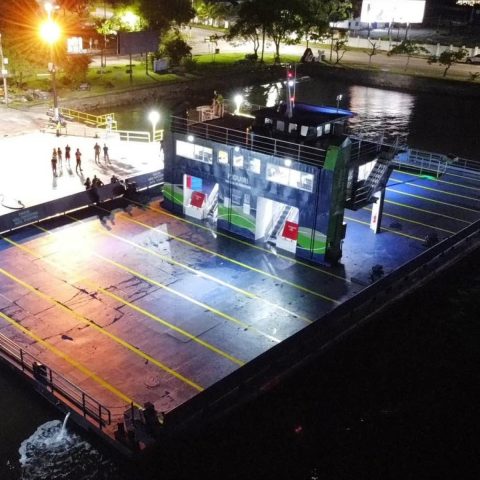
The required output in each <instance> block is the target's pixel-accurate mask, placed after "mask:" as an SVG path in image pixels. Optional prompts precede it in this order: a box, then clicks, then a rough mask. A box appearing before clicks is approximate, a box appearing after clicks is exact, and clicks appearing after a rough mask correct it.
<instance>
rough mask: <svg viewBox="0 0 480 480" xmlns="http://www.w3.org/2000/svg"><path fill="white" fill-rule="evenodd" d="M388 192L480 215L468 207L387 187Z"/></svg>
mask: <svg viewBox="0 0 480 480" xmlns="http://www.w3.org/2000/svg"><path fill="white" fill-rule="evenodd" d="M387 190H388V191H390V192H394V193H398V194H399V195H405V196H407V197H413V198H419V199H420V200H425V201H427V202H431V203H438V204H439V205H446V206H448V207H453V208H459V209H461V210H466V211H467V212H474V213H477V214H478V213H479V212H478V210H475V209H473V208H468V207H462V206H461V205H455V204H454V203H448V202H442V201H440V200H435V199H433V198H428V197H423V196H422V195H415V194H414V193H407V192H401V191H400V190H395V189H393V188H390V187H387Z"/></svg>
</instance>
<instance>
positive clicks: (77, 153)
mask: <svg viewBox="0 0 480 480" xmlns="http://www.w3.org/2000/svg"><path fill="white" fill-rule="evenodd" d="M75 160H76V161H77V165H76V166H75V172H77V173H78V170H79V169H80V171H81V172H83V170H82V152H80V149H79V148H77V150H76V151H75Z"/></svg>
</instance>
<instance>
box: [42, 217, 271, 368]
mask: <svg viewBox="0 0 480 480" xmlns="http://www.w3.org/2000/svg"><path fill="white" fill-rule="evenodd" d="M36 227H37V228H38V229H40V230H42V231H44V232H45V233H48V234H49V235H52V236H54V234H53V233H52V232H50V231H48V230H46V229H44V228H43V227H41V226H39V225H36ZM92 255H94V256H96V257H97V258H100V259H101V260H104V261H106V262H108V263H111V264H113V265H115V266H116V267H117V268H120V269H122V270H124V271H128V273H132V274H134V273H133V272H134V271H133V270H130V269H128V267H126V266H124V265H122V264H120V263H117V262H114V261H113V260H110V259H107V258H106V257H104V256H103V255H100V254H98V253H96V252H92ZM45 261H47V260H45ZM49 263H50V264H51V265H55V264H54V262H49ZM134 275H135V276H137V277H138V278H142V277H140V276H139V275H140V274H134ZM142 280H145V281H146V282H148V283H153V282H155V281H154V280H149V279H147V277H143V278H142ZM83 283H87V284H89V285H90V287H91V288H93V289H96V290H99V291H101V292H103V293H104V294H106V295H108V296H110V297H112V298H115V299H116V300H117V301H119V302H121V303H123V304H124V305H127V306H129V307H130V308H132V309H133V310H136V311H137V312H140V313H142V314H143V315H146V316H147V317H149V318H151V319H152V320H155V321H156V322H158V323H161V324H162V325H164V326H165V327H167V328H170V329H171V330H174V331H176V332H177V333H180V334H182V335H184V336H185V337H187V338H188V339H190V340H193V341H195V342H196V343H198V344H199V345H202V346H203V347H205V348H207V349H208V350H210V351H212V352H214V353H216V354H218V355H221V356H222V357H224V358H226V359H228V360H230V361H231V362H233V363H235V364H237V365H240V366H242V365H245V363H246V362H245V361H243V360H240V359H238V358H236V357H234V356H233V355H230V354H229V353H227V352H224V351H223V350H221V349H219V348H217V347H215V346H214V345H211V344H209V343H208V342H205V341H203V340H200V339H199V338H197V337H195V336H194V335H192V334H191V333H189V332H187V331H186V330H183V329H182V328H180V327H177V326H176V325H173V324H172V323H170V322H167V321H166V320H163V319H161V318H160V317H157V316H156V315H154V314H153V313H151V312H148V311H147V310H144V309H143V308H141V307H137V306H136V305H134V304H133V303H130V302H128V301H127V300H125V299H123V298H122V297H120V296H118V295H115V294H114V293H111V292H109V291H107V290H105V289H103V288H102V287H100V285H98V284H96V283H95V282H92V281H91V280H88V279H84V280H83ZM153 284H154V285H157V286H161V285H162V284H159V283H158V282H155V283H153ZM164 288H165V289H166V290H168V291H169V292H171V293H172V292H173V293H176V292H175V290H173V289H170V288H169V287H165V286H164ZM180 296H182V297H183V295H182V294H180ZM185 297H186V298H189V297H187V296H185ZM194 302H195V301H194ZM200 305H201V306H202V307H204V308H208V307H207V306H206V305H204V304H200ZM242 326H243V327H244V328H247V327H248V325H246V324H242ZM252 330H254V329H253V328H252ZM269 338H270V339H271V340H272V339H274V338H275V337H269ZM276 342H277V343H279V342H280V340H279V339H276Z"/></svg>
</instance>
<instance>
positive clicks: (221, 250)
mask: <svg viewBox="0 0 480 480" xmlns="http://www.w3.org/2000/svg"><path fill="white" fill-rule="evenodd" d="M479 187H480V176H475V175H472V176H465V174H463V173H462V172H459V171H455V170H453V169H451V171H449V172H447V174H446V175H444V176H443V177H441V178H440V179H438V180H436V179H428V178H425V177H420V176H417V175H414V174H412V173H407V172H397V171H396V172H394V173H393V174H392V176H391V179H390V181H389V184H388V187H387V195H386V202H385V211H384V218H383V231H382V233H381V234H378V235H375V234H374V233H373V232H372V231H371V230H370V229H369V222H370V210H369V209H368V208H367V209H363V210H362V211H358V212H351V211H346V222H347V224H348V227H347V237H346V241H345V243H344V246H343V252H344V254H343V258H342V264H341V265H339V266H337V267H335V268H329V267H323V266H318V265H310V264H308V263H306V262H303V261H299V260H295V259H292V258H290V257H289V256H287V255H283V254H282V252H281V251H280V250H279V251H276V252H275V251H274V250H272V249H267V248H264V247H263V246H260V245H256V246H255V245H252V244H249V243H247V242H243V241H241V240H239V239H237V238H234V237H231V236H229V235H226V234H222V233H219V232H214V231H212V230H211V229H210V228H208V227H207V226H206V225H198V224H196V223H194V222H192V221H189V220H188V219H184V218H177V217H175V216H173V215H171V214H170V213H169V212H166V211H164V210H163V209H162V208H161V206H160V203H159V201H158V199H153V200H151V201H150V202H148V203H146V204H141V203H133V204H129V205H127V204H126V203H125V204H123V203H121V204H117V205H116V208H114V209H113V210H112V211H110V210H104V209H103V207H92V208H90V209H88V210H85V211H81V212H75V213H73V214H71V215H67V216H66V217H62V218H59V219H55V220H52V221H49V222H44V223H42V224H40V225H38V226H30V227H26V228H24V229H22V230H19V231H16V232H13V233H11V234H9V235H5V236H2V237H1V238H0V312H1V313H2V316H1V318H0V332H1V333H3V334H4V335H7V336H8V337H9V338H11V339H12V340H14V341H15V342H16V343H18V344H19V345H21V346H23V347H24V348H25V349H26V350H28V351H29V352H30V353H32V354H34V355H35V356H37V357H39V358H40V359H41V360H42V361H43V362H44V363H45V364H47V365H48V366H50V367H51V368H53V369H55V370H57V371H58V372H61V373H63V374H64V375H65V376H67V378H69V379H70V380H72V381H73V382H75V383H76V384H78V385H79V386H81V387H82V388H84V389H85V390H86V391H87V392H88V393H90V394H91V395H93V396H94V397H95V398H97V399H98V400H99V401H100V402H101V403H103V404H104V405H106V406H107V407H109V408H111V410H112V414H114V415H120V414H121V413H123V410H124V408H125V406H126V405H128V403H130V402H132V401H133V402H135V403H138V404H140V405H142V404H143V403H144V402H146V401H150V402H153V403H154V404H155V406H156V408H157V410H159V411H169V410H171V409H173V408H174V407H176V406H177V405H180V404H181V403H183V402H185V401H187V400H188V399H189V398H191V397H192V396H194V395H196V394H197V393H198V392H199V391H201V390H203V389H205V388H207V387H209V386H210V385H212V384H214V383H215V382H217V381H218V380H220V379H221V378H223V377H225V376H226V375H228V374H229V373H230V372H232V371H234V370H235V369H238V368H240V367H241V366H242V365H243V364H245V363H246V362H248V361H250V360H251V359H253V358H255V357H256V356H258V355H259V354H261V353H262V352H264V351H265V350H267V349H269V348H271V347H272V346H274V345H276V344H278V343H279V342H281V341H282V340H284V339H285V338H288V337H289V336H291V335H292V334H293V333H295V332H297V331H298V330H300V329H302V328H304V327H305V326H306V325H308V324H309V323H310V322H314V321H320V322H321V316H322V314H324V313H325V312H327V311H329V310H331V309H332V308H334V307H335V306H336V305H337V304H338V303H339V302H342V301H343V300H345V299H346V298H348V297H350V296H352V295H354V294H355V293H357V292H358V291H360V290H361V289H363V288H364V287H365V285H367V284H369V283H370V281H371V280H370V271H371V268H372V266H373V265H376V264H380V265H382V266H383V269H384V271H385V273H387V274H388V273H389V272H390V271H392V270H394V269H395V268H397V267H398V266H400V265H402V264H403V263H405V262H407V261H408V260H410V259H412V258H414V257H415V256H416V255H418V254H420V253H421V252H423V251H424V250H425V246H424V245H423V243H424V239H425V236H426V235H427V234H431V233H432V232H435V233H436V234H437V235H438V237H439V239H440V240H441V239H443V238H446V237H448V236H449V235H451V234H452V233H455V232H457V231H459V230H461V229H462V228H464V227H465V226H467V225H468V224H469V223H471V222H473V221H476V220H478V219H479V218H480V196H479Z"/></svg>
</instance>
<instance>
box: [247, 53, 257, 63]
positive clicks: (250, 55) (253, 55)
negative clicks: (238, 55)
mask: <svg viewBox="0 0 480 480" xmlns="http://www.w3.org/2000/svg"><path fill="white" fill-rule="evenodd" d="M245 60H249V61H250V62H256V61H257V60H258V55H257V54H256V53H247V54H246V55H245Z"/></svg>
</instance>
